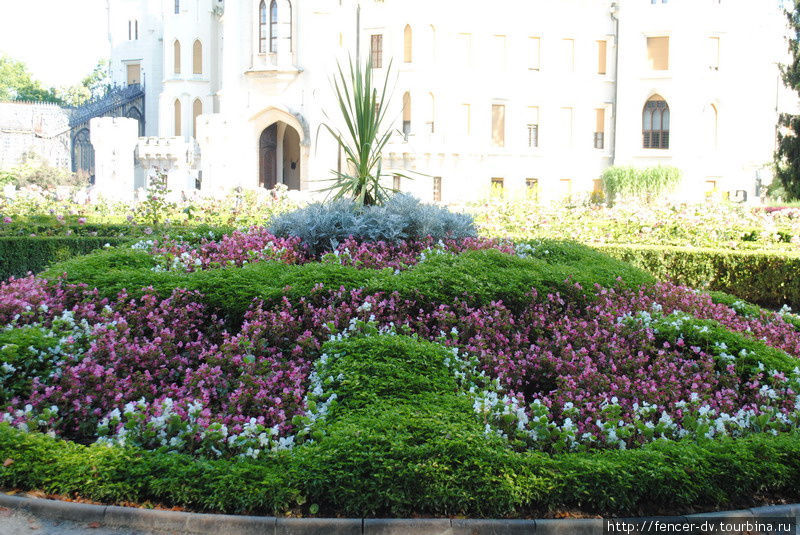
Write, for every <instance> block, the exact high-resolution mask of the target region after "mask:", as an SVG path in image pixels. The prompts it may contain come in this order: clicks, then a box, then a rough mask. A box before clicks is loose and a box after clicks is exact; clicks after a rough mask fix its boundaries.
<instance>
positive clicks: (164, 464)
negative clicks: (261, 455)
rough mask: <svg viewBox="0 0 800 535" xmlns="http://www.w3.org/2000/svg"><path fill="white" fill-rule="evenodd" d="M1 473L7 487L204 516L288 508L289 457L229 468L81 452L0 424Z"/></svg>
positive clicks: (115, 451) (158, 456) (137, 453)
mask: <svg viewBox="0 0 800 535" xmlns="http://www.w3.org/2000/svg"><path fill="white" fill-rule="evenodd" d="M0 452H1V453H2V457H3V459H9V458H10V459H13V460H14V463H13V464H10V465H8V466H4V467H0V482H2V483H0V484H2V485H3V486H4V487H7V488H25V489H40V490H43V491H45V492H48V493H53V494H63V495H72V496H75V495H80V496H83V497H91V499H93V500H97V501H103V502H110V503H120V502H139V503H144V502H150V501H152V502H156V503H165V504H175V505H177V504H183V505H184V506H187V507H191V508H194V509H196V510H200V511H227V512H229V513H246V512H250V513H258V514H274V513H276V512H278V511H283V510H286V509H288V508H289V507H291V506H292V505H293V503H294V499H295V498H296V496H297V494H296V491H295V490H294V489H293V488H291V487H289V486H287V483H288V481H287V478H286V476H285V473H286V472H285V470H286V464H287V463H286V459H285V458H284V457H282V456H276V457H275V458H274V460H272V461H270V462H264V461H261V462H258V463H255V462H244V461H242V462H231V461H214V460H208V459H195V458H192V457H189V456H186V455H180V454H163V453H155V452H149V451H144V450H137V449H132V448H115V447H114V448H112V447H107V446H101V445H95V446H88V447H87V446H82V445H79V444H75V443H73V442H67V441H62V440H58V439H54V438H50V437H48V436H46V435H40V434H35V433H22V432H19V431H17V430H14V429H12V428H11V427H9V426H8V424H5V423H0Z"/></svg>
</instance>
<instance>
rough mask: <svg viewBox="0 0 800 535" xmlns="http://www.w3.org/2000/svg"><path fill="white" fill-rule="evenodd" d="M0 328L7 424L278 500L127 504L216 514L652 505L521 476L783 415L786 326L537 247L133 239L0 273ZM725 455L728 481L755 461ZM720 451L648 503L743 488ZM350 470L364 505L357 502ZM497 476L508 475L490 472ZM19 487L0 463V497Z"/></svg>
mask: <svg viewBox="0 0 800 535" xmlns="http://www.w3.org/2000/svg"><path fill="white" fill-rule="evenodd" d="M387 268H388V269H387ZM0 323H2V324H4V325H6V327H5V328H4V329H3V330H2V331H0V360H2V362H3V364H2V367H0V376H1V377H0V379H2V385H3V387H2V389H0V401H1V402H2V404H3V405H4V406H6V407H7V408H6V409H5V414H4V416H3V419H4V420H5V421H6V422H7V423H8V424H10V425H11V426H13V427H14V428H16V429H17V430H21V431H25V432H34V431H36V432H43V433H49V434H51V435H53V436H56V437H60V438H64V439H68V440H69V441H72V442H76V443H80V444H89V443H97V445H95V446H93V447H91V448H88V449H87V450H85V453H84V450H81V449H74V448H73V447H72V446H68V447H69V448H73V449H70V450H69V451H70V452H72V453H71V454H70V455H75V456H77V457H76V458H83V456H84V455H89V456H95V455H100V456H106V455H107V454H106V453H103V451H106V450H108V451H117V450H119V451H125V452H129V453H126V454H125V455H133V456H135V457H136V458H138V459H142V461H141V462H147V463H150V462H151V461H150V460H152V461H153V462H159V463H160V462H162V460H163V461H164V462H171V461H167V459H169V458H170V457H169V456H170V455H173V456H177V455H189V456H192V457H193V458H196V459H198V461H197V462H199V463H208V462H211V461H208V459H218V460H219V462H230V463H232V465H236V463H241V462H243V461H242V459H246V458H248V459H250V461H249V462H252V463H262V464H261V465H253V466H262V468H259V469H257V470H259V471H261V472H260V473H262V472H263V471H264V470H266V472H263V474H264V477H269V478H272V481H273V482H275V481H280V482H282V484H285V485H286V488H287V489H291V492H289V495H287V492H288V491H285V492H282V493H281V494H280V496H281V497H276V498H275V501H273V502H270V503H271V504H272V505H271V506H267V505H266V502H264V501H261V502H258V503H251V504H250V505H249V506H248V505H242V502H237V503H239V505H236V506H231V505H230V504H231V503H232V502H229V501H224V500H223V501H221V502H217V504H216V505H214V504H212V502H208V501H203V500H198V499H196V498H190V497H189V496H187V495H181V494H180V493H177V494H176V493H175V492H173V491H172V490H165V489H161V490H156V489H154V488H152V487H148V488H150V489H151V490H149V491H146V492H145V491H143V490H141V489H143V488H144V487H139V490H136V489H128V490H126V491H125V492H126V493H127V494H125V496H126V498H125V499H138V500H141V499H142V498H146V497H147V496H153V497H158V499H161V500H165V501H167V502H169V503H173V504H180V505H192V504H204V505H202V507H210V508H213V509H218V510H230V511H237V512H238V511H263V510H264V508H265V507H266V508H269V507H274V509H275V510H281V511H282V510H285V509H287V508H291V507H295V506H297V504H298V503H301V502H304V501H305V498H311V497H313V499H314V500H315V502H314V503H315V504H316V505H318V506H322V508H323V510H327V511H328V512H329V513H341V512H343V511H346V512H347V513H348V514H367V515H371V514H409V513H428V514H475V515H488V514H493V515H498V514H500V515H524V514H526V512H527V511H533V510H535V511H545V512H546V511H552V510H555V509H559V508H563V507H580V508H581V509H583V510H584V511H587V512H602V513H609V512H611V513H615V514H616V513H623V512H625V513H628V512H631V511H634V510H636V511H640V510H642V509H644V510H647V511H657V510H658V507H659V505H658V501H657V500H655V499H654V496H656V495H657V494H658V493H656V492H655V490H654V488H655V487H653V485H660V484H663V481H664V480H663V479H661V478H660V476H657V475H655V474H654V473H653V470H659V469H660V467H661V466H662V465H658V466H652V467H650V468H645V465H642V470H650V472H649V473H650V476H646V477H645V478H644V480H643V482H641V483H640V486H641V487H642V488H644V489H646V490H645V491H644V492H641V493H640V496H639V497H637V496H635V495H633V494H631V493H630V490H628V491H623V490H619V492H621V493H622V494H621V495H620V498H619V501H618V502H614V501H611V500H606V501H603V500H602V499H601V497H600V496H599V495H598V494H597V493H594V492H592V493H589V494H590V495H591V496H592V500H594V501H588V502H587V501H584V499H583V498H581V495H580V492H582V491H581V490H580V488H575V489H572V490H569V489H566V488H564V489H562V491H559V492H560V494H557V496H558V497H557V498H553V497H552V496H548V497H546V496H545V494H546V492H544V490H543V489H544V487H541V486H540V483H541V481H539V482H537V481H538V480H537V477H542V478H544V480H550V479H549V478H555V477H557V476H556V474H557V473H559V471H560V470H562V469H566V467H567V466H571V467H572V468H570V470H577V471H578V472H579V473H581V474H583V476H584V477H587V478H592V479H593V480H596V478H597V477H598V476H597V474H590V473H588V472H587V470H589V468H587V467H591V469H596V468H597V467H598V465H597V464H595V460H598V459H604V461H602V462H606V461H608V460H609V459H617V461H614V462H613V463H612V465H613V466H615V468H614V470H621V471H623V472H624V473H626V474H630V472H625V470H626V468H625V462H623V460H622V459H623V458H620V457H614V456H613V455H611V452H618V454H622V453H624V454H626V455H627V454H630V457H625V459H630V460H631V462H632V463H633V465H635V464H636V462H638V461H635V459H643V458H646V457H647V456H648V455H652V456H655V457H658V458H659V459H661V460H660V461H658V462H662V463H663V462H666V461H665V460H664V459H665V458H663V457H661V456H660V455H661V454H660V453H659V452H660V451H667V450H669V451H671V452H672V454H679V453H678V452H683V453H680V454H679V455H683V454H686V457H681V458H682V459H686V460H687V461H686V462H689V461H688V459H689V458H691V463H695V462H697V459H702V463H707V462H711V461H710V459H711V458H712V457H713V456H715V455H717V456H719V455H723V454H722V453H720V452H721V451H723V450H724V451H725V452H726V453H725V454H724V455H728V454H730V455H734V452H736V451H737V447H738V446H737V444H743V445H744V446H742V448H747V447H750V445H754V444H758V446H753V447H766V448H772V447H774V448H778V450H780V451H781V452H783V451H784V450H785V448H786V447H788V444H789V443H788V442H785V441H783V437H784V436H792V435H793V434H794V433H795V432H796V430H797V428H798V424H800V396H798V393H799V392H800V369H798V366H799V365H800V360H798V357H800V329H799V328H798V325H800V319H798V318H797V317H795V316H792V315H790V314H788V313H787V312H781V313H774V312H767V311H763V310H761V309H759V308H758V307H754V306H752V305H748V304H746V303H743V302H741V303H740V302H738V301H734V302H730V301H727V300H726V299H725V298H717V299H716V302H715V299H712V297H711V296H708V295H706V294H702V293H700V292H697V291H695V290H692V289H689V288H686V287H681V286H676V285H673V284H668V283H654V281H653V280H652V279H651V278H650V277H648V276H647V275H645V274H644V273H642V272H640V271H638V270H636V269H633V268H631V267H630V266H627V265H625V264H623V263H621V262H618V261H614V260H612V259H610V258H608V257H605V256H603V255H601V254H599V253H596V252H593V251H591V250H590V249H588V248H585V247H582V246H577V245H573V244H564V243H559V242H547V241H543V242H536V243H523V244H517V245H515V244H512V243H508V242H498V241H492V240H486V239H478V238H470V237H463V238H459V239H450V240H441V241H439V240H433V239H410V240H407V241H401V242H391V243H390V242H369V241H355V240H350V241H344V242H342V243H340V244H337V245H336V246H335V247H332V248H331V249H329V250H328V251H326V252H323V253H320V254H315V253H313V252H311V251H309V249H308V248H306V247H305V246H304V244H303V243H302V241H301V240H300V239H299V238H292V237H284V238H279V237H276V236H274V235H272V234H270V233H268V232H267V231H266V230H264V229H260V228H254V229H251V230H250V231H248V232H235V233H233V234H231V235H229V236H226V237H224V238H222V239H221V240H204V241H203V240H201V241H199V242H195V243H187V242H182V241H181V240H177V239H171V240H158V241H155V240H154V241H152V242H140V243H138V244H137V245H135V246H134V247H133V248H131V247H130V246H127V247H126V248H124V249H111V250H107V251H102V252H97V253H93V254H92V255H89V256H86V257H82V258H77V259H73V260H70V261H68V262H65V263H63V264H61V265H59V266H56V267H54V268H53V269H52V270H50V271H49V272H47V273H45V274H44V275H43V276H41V277H34V276H30V277H26V278H22V279H15V280H11V281H9V282H6V283H3V284H2V285H0ZM381 348H383V349H381ZM403 355H405V356H403ZM425 355H427V356H425ZM422 356H425V358H422ZM378 422H380V423H378ZM413 429H418V432H412V430H413ZM17 433H18V431H13V430H12V429H11V428H10V427H2V426H0V456H5V457H8V458H11V459H12V460H13V459H14V458H15V457H20V456H22V457H25V458H26V459H27V460H25V466H28V467H29V468H30V469H34V468H35V470H37V471H38V470H40V468H39V467H38V465H36V462H35V460H33V459H28V458H27V457H26V456H25V454H24V451H27V449H26V448H28V447H40V446H34V445H35V444H39V445H41V444H45V442H37V440H38V439H27V438H24V437H22V436H20V435H18V434H17ZM443 436H447V437H453V438H452V440H450V441H448V440H446V439H445V440H443V439H442V438H441V437H443ZM358 437H360V438H358ZM455 437H458V438H455ZM748 437H750V438H748ZM24 444H29V445H30V446H24ZM52 444H53V446H52V447H53V448H61V447H62V446H55V445H54V444H55V443H52ZM666 444H674V446H667V445H666ZM365 445H368V446H369V447H367V446H365ZM65 447H66V446H65ZM76 447H77V446H76ZM20 448H21V449H20ZM102 448H105V449H102ZM129 448H133V449H129ZM420 448H421V449H420ZM453 448H456V449H453ZM676 448H677V449H676ZM720 448H722V449H720ZM285 450H288V451H285ZM457 450H458V451H459V452H460V453H458V454H455V453H454V452H455V451H457ZM620 450H625V451H624V452H621V451H620ZM144 451H155V452H156V453H155V455H166V457H163V458H162V457H152V456H150V454H146V453H143V452H144ZM424 451H427V453H424ZM776 451H777V450H776ZM137 452H139V453H137ZM601 452H607V453H606V454H602V453H601ZM637 452H641V453H637ZM687 452H692V453H691V454H689V453H687ZM108 455H111V456H114V455H116V454H113V453H109V454H108ZM603 455H611V456H605V457H604V456H603ZM724 455H723V456H724ZM776 455H777V456H776V457H775V459H776V460H775V461H774V462H776V463H778V465H776V468H775V469H776V470H779V471H780V473H781V474H782V476H781V477H782V478H784V479H780V478H778V479H776V480H775V482H774V483H773V484H771V485H768V486H766V487H763V489H764V491H763V493H762V496H764V497H767V498H768V497H769V496H773V495H776V493H780V492H784V493H785V492H786V486H785V485H784V484H783V483H782V482H783V481H785V478H787V477H788V478H790V479H791V478H792V477H796V475H797V474H798V473H800V472H798V471H797V470H798V467H797V466H795V465H794V464H791V463H790V462H789V461H788V460H784V459H788V457H785V456H784V453H780V454H776ZM563 456H566V457H563ZM642 456H644V457H642ZM655 457H654V458H655ZM175 458H176V459H177V458H178V457H175ZM368 458H372V459H373V461H369V462H367V461H366V460H365V459H368ZM390 458H391V459H394V460H393V461H390V460H389V459H390ZM144 459H150V460H148V461H144ZM319 459H323V460H325V459H327V461H326V462H325V463H322V462H321V461H320V460H319ZM581 459H584V460H585V462H586V464H585V465H582V464H581V463H582V462H584V461H581ZM720 459H721V457H720ZM156 460H157V461H156ZM176 462H178V461H176ZM180 462H185V461H180ZM214 462H217V461H214ZM598 462H599V461H598ZM683 462H684V461H683V460H678V461H675V463H677V464H676V466H679V468H680V469H682V470H683V469H687V470H688V469H689V465H688V464H687V465H683V464H681V463H683ZM741 462H744V463H745V464H747V463H751V464H747V470H750V471H751V472H750V473H753V472H758V471H759V468H758V467H759V466H760V463H761V464H763V463H762V462H761V461H758V460H748V461H741ZM15 463H16V461H15ZM31 463H33V464H31ZM287 463H288V464H289V465H291V466H294V471H292V472H291V475H288V474H283V471H284V470H285V469H286V466H287ZM363 463H366V464H363ZM409 463H411V464H409ZM431 463H432V464H431ZM465 463H466V464H465ZM614 463H618V464H614ZM691 463H690V464H691ZM737 463H740V461H736V462H735V463H733V464H731V465H725V464H724V463H722V465H720V466H718V467H715V468H714V469H713V470H708V471H707V472H704V475H703V476H702V478H701V480H700V481H698V482H697V485H699V486H700V487H701V488H702V491H698V492H695V493H694V494H692V493H691V492H689V491H688V490H687V491H686V492H687V493H686V494H680V495H676V496H672V497H670V498H669V499H666V501H665V502H664V503H663V504H661V505H664V504H666V506H668V507H688V506H717V505H719V506H725V505H730V504H732V503H735V504H736V505H740V504H739V503H738V502H736V500H739V499H741V496H742V495H741V490H742V488H753V485H754V484H755V483H754V482H752V481H749V480H746V477H745V476H743V475H741V474H739V473H738V472H736V470H739V469H740V468H741V467H740V465H739V464H737ZM34 465H35V466H34ZM371 465H374V466H379V467H380V468H379V469H377V470H378V473H380V477H378V478H377V479H376V480H375V481H374V482H373V483H371V484H370V485H371V486H370V489H371V490H370V492H371V494H370V495H369V496H367V495H365V494H364V493H363V491H358V492H355V491H356V489H359V488H361V487H360V486H359V485H360V484H359V483H358V481H360V479H359V477H361V476H359V474H361V475H362V476H364V477H367V473H366V472H364V470H367V467H368V466H371ZM456 465H459V466H473V465H474V468H473V469H470V470H469V471H467V472H463V471H461V469H456V468H455V466H456ZM10 466H11V467H14V466H15V465H14V464H11V465H10ZM53 466H56V465H53ZM148 466H150V465H148ZM198 466H200V465H198ZM248 466H250V465H248ZM409 466H411V467H416V468H413V469H412V470H411V471H410V472H409V469H407V468H403V467H409ZM437 466H440V467H451V468H452V470H453V471H452V473H451V475H450V476H447V477H445V476H444V475H443V473H445V472H447V470H449V469H444V472H442V473H440V468H437ZM581 466H583V468H580V467H581ZM765 466H766V465H765ZM734 467H735V468H734ZM148 470H149V469H148ZM731 470H733V472H732V471H731ZM123 472H124V470H123ZM37 473H39V472H37ZM237 473H239V472H237ZM470 474H471V475H470ZM508 474H518V476H515V477H518V478H519V480H518V482H517V483H515V484H513V485H511V486H509V487H507V486H504V484H500V483H498V481H500V480H502V479H503V478H505V477H507V476H508ZM536 474H538V476H537V475H536ZM737 474H738V475H737ZM120 477H122V476H120ZM124 477H127V476H124ZM620 477H627V476H623V475H620ZM498 478H500V479H498ZM742 478H744V479H745V480H746V481H744V482H743V479H742ZM56 479H58V481H59V483H58V485H59V489H60V490H64V489H65V486H66V487H69V484H68V482H65V481H63V480H61V479H59V478H56ZM395 480H396V481H395ZM415 480H418V481H428V482H429V483H430V485H431V487H430V489H434V488H435V489H436V490H435V491H434V490H430V489H428V490H426V488H427V487H425V486H424V485H423V486H421V487H420V486H419V484H416V485H412V483H411V482H412V481H415ZM42 481H43V480H41V479H36V478H35V477H34V478H30V477H26V476H23V475H21V472H19V467H14V468H11V469H9V467H5V468H0V484H3V483H5V484H13V485H23V486H29V485H34V486H37V485H41V484H42ZM397 481H399V482H406V483H407V484H408V485H411V486H409V487H408V488H407V489H406V491H404V492H405V493H404V492H401V491H400V490H398V489H399V487H397V486H396V485H399V484H400V483H397ZM721 481H727V482H728V483H725V484H724V488H721V489H720V490H719V491H718V494H717V495H716V497H714V496H713V492H712V491H711V490H709V489H713V488H714V487H713V485H719V484H721V483H720V482H721ZM312 482H317V483H312ZM731 482H735V485H734V484H732V483H731ZM322 483H324V485H323V484H322ZM87 485H88V484H87ZM145 485H147V484H145ZM190 486H191V485H190ZM69 488H70V490H69V492H78V491H79V489H77V488H76V487H74V486H73V487H69ZM170 488H171V487H170ZM270 488H271V487H270ZM410 488H416V489H417V490H418V491H419V492H417V490H415V491H413V492H412V491H411V490H408V489H410ZM481 488H485V491H478V490H477V489H481ZM429 491H430V492H434V494H433V495H430V496H427V497H428V498H430V499H429V500H426V499H425V497H426V492H429ZM80 492H82V493H83V492H87V493H88V495H96V494H93V492H94V491H93V490H92V488H91V485H88V488H87V490H86V491H83V490H80ZM142 493H143V494H142ZM292 493H295V494H292ZM471 493H472V494H471ZM359 494H360V495H361V496H362V498H359V497H358V495H359ZM257 495H258V496H261V498H259V499H261V500H263V499H264V497H263V495H262V494H261V493H257ZM131 496H133V497H131ZM181 496H183V497H181ZM377 496H380V499H377V498H376V497H377ZM366 498H369V499H371V500H372V503H373V505H369V502H368V501H365V500H366ZM373 498H374V499H373ZM112 499H113V500H119V499H123V498H120V497H119V496H118V495H113V498H112ZM347 500H350V501H347ZM306 512H308V511H306Z"/></svg>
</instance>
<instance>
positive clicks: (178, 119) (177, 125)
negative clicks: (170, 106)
mask: <svg viewBox="0 0 800 535" xmlns="http://www.w3.org/2000/svg"><path fill="white" fill-rule="evenodd" d="M181 119H182V117H181V101H180V100H178V99H175V137H178V136H181V135H183V133H182V129H181Z"/></svg>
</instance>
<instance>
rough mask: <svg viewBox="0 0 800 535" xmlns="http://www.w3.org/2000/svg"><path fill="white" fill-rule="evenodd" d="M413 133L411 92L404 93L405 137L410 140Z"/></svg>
mask: <svg viewBox="0 0 800 535" xmlns="http://www.w3.org/2000/svg"><path fill="white" fill-rule="evenodd" d="M409 135H411V93H409V92H408V91H406V92H405V93H403V137H404V138H405V140H406V141H408V136H409Z"/></svg>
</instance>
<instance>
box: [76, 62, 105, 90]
mask: <svg viewBox="0 0 800 535" xmlns="http://www.w3.org/2000/svg"><path fill="white" fill-rule="evenodd" d="M81 84H82V85H83V87H85V88H86V89H88V90H89V94H90V95H91V98H100V97H102V96H103V95H105V94H106V93H107V92H108V90H109V89H110V88H111V62H110V61H109V60H108V59H101V60H100V61H98V62H97V65H96V66H95V68H94V70H93V71H92V72H91V74H89V75H88V76H87V77H86V78H84V79H83V81H82V82H81Z"/></svg>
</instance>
